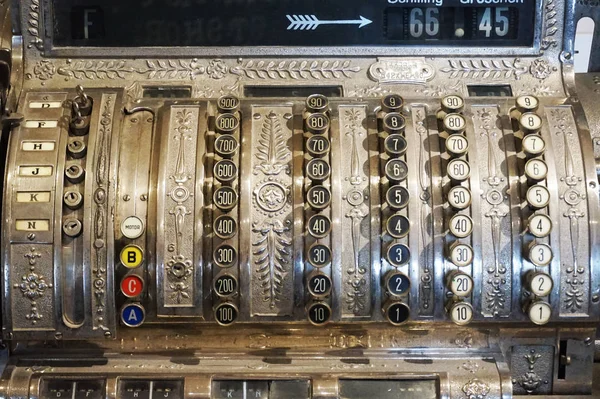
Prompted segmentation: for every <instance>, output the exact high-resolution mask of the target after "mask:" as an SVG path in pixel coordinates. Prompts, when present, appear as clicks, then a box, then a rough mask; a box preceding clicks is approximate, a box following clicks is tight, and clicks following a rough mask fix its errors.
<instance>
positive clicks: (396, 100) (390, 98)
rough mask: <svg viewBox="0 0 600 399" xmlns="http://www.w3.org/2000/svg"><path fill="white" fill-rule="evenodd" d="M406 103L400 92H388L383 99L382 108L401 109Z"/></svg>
mask: <svg viewBox="0 0 600 399" xmlns="http://www.w3.org/2000/svg"><path fill="white" fill-rule="evenodd" d="M403 105H404V99H403V98H402V97H400V96H399V95H398V94H388V95H387V96H385V97H384V98H383V99H382V100H381V108H382V110H383V111H384V112H396V111H399V110H400V109H401V108H402V106H403Z"/></svg>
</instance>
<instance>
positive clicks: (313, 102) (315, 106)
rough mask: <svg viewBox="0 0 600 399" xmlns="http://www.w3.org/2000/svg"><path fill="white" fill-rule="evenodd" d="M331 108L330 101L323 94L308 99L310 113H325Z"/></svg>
mask: <svg viewBox="0 0 600 399" xmlns="http://www.w3.org/2000/svg"><path fill="white" fill-rule="evenodd" d="M327 108H329V99H328V98H327V97H325V96H324V95H322V94H313V95H311V96H308V98H307V99H306V110H307V111H308V112H325V111H327Z"/></svg>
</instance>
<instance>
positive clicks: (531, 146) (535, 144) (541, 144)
mask: <svg viewBox="0 0 600 399" xmlns="http://www.w3.org/2000/svg"><path fill="white" fill-rule="evenodd" d="M521 144H522V146H523V152H524V153H525V154H527V155H529V156H532V157H537V156H539V155H542V154H543V153H544V151H546V142H545V141H544V139H543V138H542V137H540V136H538V135H537V134H530V135H528V136H525V138H523V141H522V142H521Z"/></svg>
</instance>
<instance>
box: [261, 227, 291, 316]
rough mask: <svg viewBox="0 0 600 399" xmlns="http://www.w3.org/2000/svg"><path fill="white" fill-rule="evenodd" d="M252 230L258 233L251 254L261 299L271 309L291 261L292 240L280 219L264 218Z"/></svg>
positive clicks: (276, 300)
mask: <svg viewBox="0 0 600 399" xmlns="http://www.w3.org/2000/svg"><path fill="white" fill-rule="evenodd" d="M252 231H253V232H255V233H258V234H257V239H256V240H255V241H254V242H253V243H252V246H253V247H254V249H253V251H252V255H254V257H255V258H254V264H255V265H256V266H257V268H256V272H257V273H258V277H259V280H260V281H261V290H262V296H263V301H265V302H269V306H270V307H271V309H273V308H275V304H276V302H278V301H279V300H280V296H281V294H282V287H283V282H284V280H285V277H286V275H287V273H288V270H287V269H288V268H289V265H290V263H291V250H290V246H291V245H292V242H291V240H290V239H289V238H288V237H287V234H286V233H287V232H288V231H289V227H288V226H285V225H284V224H283V223H282V222H281V220H278V219H266V220H264V221H263V222H262V223H255V224H254V225H253V228H252Z"/></svg>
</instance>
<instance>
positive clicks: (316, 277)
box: [308, 273, 332, 298]
mask: <svg viewBox="0 0 600 399" xmlns="http://www.w3.org/2000/svg"><path fill="white" fill-rule="evenodd" d="M331 287H332V283H331V279H330V278H329V276H327V275H325V274H323V273H314V274H312V275H311V276H310V277H309V278H308V292H310V294H311V295H312V296H314V297H316V298H323V297H326V296H328V295H329V294H330V293H331Z"/></svg>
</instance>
